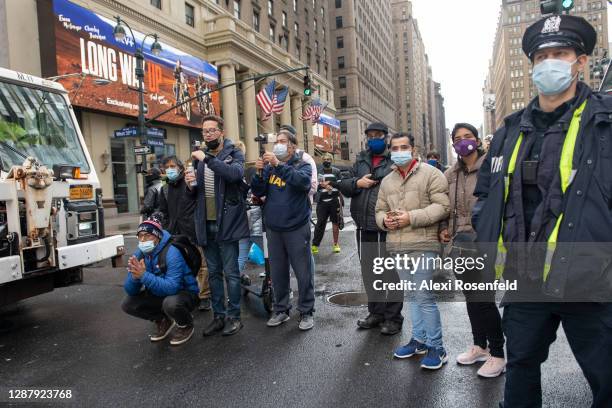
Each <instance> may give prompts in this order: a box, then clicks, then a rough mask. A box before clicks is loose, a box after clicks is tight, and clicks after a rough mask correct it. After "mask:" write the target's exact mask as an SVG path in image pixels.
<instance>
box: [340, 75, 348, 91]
mask: <svg viewBox="0 0 612 408" xmlns="http://www.w3.org/2000/svg"><path fill="white" fill-rule="evenodd" d="M338 87H339V88H340V89H344V88H346V77H345V76H341V77H338Z"/></svg>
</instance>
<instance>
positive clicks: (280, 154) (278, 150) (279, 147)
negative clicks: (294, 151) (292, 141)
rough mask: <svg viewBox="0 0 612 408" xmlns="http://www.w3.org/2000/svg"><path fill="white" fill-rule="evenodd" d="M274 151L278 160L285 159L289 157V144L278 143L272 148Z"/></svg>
mask: <svg viewBox="0 0 612 408" xmlns="http://www.w3.org/2000/svg"><path fill="white" fill-rule="evenodd" d="M272 153H274V155H275V156H276V158H277V159H278V160H284V159H286V158H287V145H286V144H282V143H276V144H275V145H274V148H273V149H272Z"/></svg>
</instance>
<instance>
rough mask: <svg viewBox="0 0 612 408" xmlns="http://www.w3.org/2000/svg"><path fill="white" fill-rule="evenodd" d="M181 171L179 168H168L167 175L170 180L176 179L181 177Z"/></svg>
mask: <svg viewBox="0 0 612 408" xmlns="http://www.w3.org/2000/svg"><path fill="white" fill-rule="evenodd" d="M179 174H180V173H179V171H178V170H177V169H168V170H166V177H168V180H170V181H175V180H176V179H178V178H179Z"/></svg>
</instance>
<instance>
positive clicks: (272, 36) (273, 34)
mask: <svg viewBox="0 0 612 408" xmlns="http://www.w3.org/2000/svg"><path fill="white" fill-rule="evenodd" d="M275 35H276V27H274V24H270V41H272V42H274V37H275Z"/></svg>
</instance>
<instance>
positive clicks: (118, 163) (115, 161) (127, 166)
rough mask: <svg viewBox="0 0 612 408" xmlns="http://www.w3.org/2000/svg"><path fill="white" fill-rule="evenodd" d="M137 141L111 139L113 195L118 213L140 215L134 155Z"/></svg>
mask: <svg viewBox="0 0 612 408" xmlns="http://www.w3.org/2000/svg"><path fill="white" fill-rule="evenodd" d="M134 146H135V139H132V138H124V139H114V138H113V139H111V161H112V165H113V195H114V197H115V204H116V205H117V212H118V213H138V212H139V211H140V205H139V202H138V201H139V200H138V184H137V183H138V180H137V177H138V174H137V173H136V160H135V155H134Z"/></svg>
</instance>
